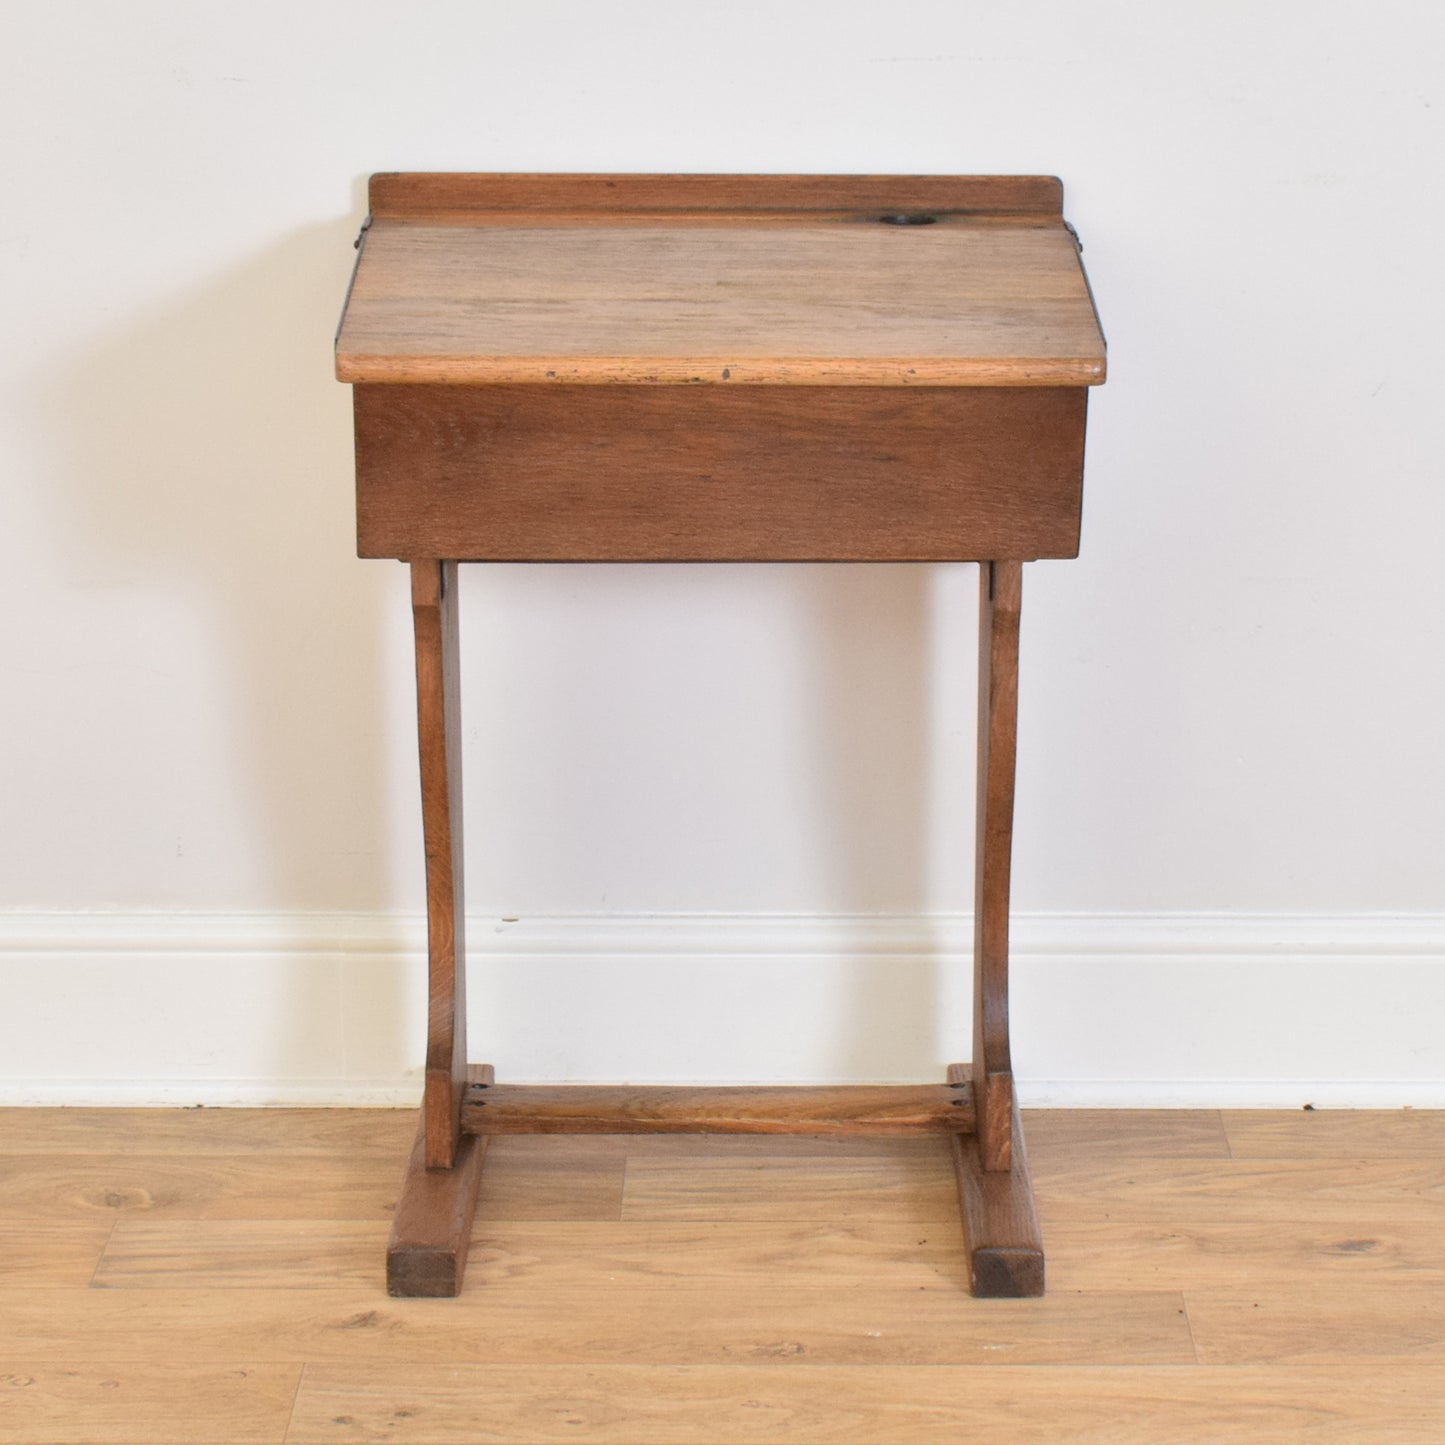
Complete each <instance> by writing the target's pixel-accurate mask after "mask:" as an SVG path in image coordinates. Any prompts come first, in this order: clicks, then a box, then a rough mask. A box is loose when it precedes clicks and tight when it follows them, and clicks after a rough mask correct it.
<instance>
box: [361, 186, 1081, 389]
mask: <svg viewBox="0 0 1445 1445" xmlns="http://www.w3.org/2000/svg"><path fill="white" fill-rule="evenodd" d="M1059 195H1060V192H1059V188H1058V183H1057V182H1056V181H1053V180H1052V179H1051V178H1048V177H983V178H973V177H913V178H908V177H903V178H888V177H804V178H797V177H784V176H767V177H736V176H734V177H727V176H719V177H643V176H632V177H614V178H607V177H558V176H553V177H517V176H506V177H496V176H425V175H411V176H406V175H402V176H378V177H375V178H373V182H372V222H371V224H370V226H369V228H368V230H367V232H366V233H365V238H364V244H363V246H362V251H361V256H360V259H359V261H358V265H357V270H356V275H355V278H354V280H353V285H352V290H351V294H350V297H349V299H348V303H347V308H346V312H345V315H344V317H343V321H342V326H341V330H340V333H339V335H338V337H337V347H336V374H337V376H338V378H339V379H340V380H342V381H348V382H399V383H407V382H412V383H415V382H422V383H428V382H430V383H465V384H471V385H481V384H509V383H533V382H542V383H545V382H558V383H578V382H584V383H624V384H633V385H638V384H695V383H712V384H729V383H731V384H748V383H752V384H768V385H814V386H816V385H824V386H849V385H853V386H1030V387H1032V386H1091V385H1095V384H1097V383H1099V382H1101V381H1103V379H1104V341H1103V337H1102V335H1101V334H1100V331H1099V325H1098V321H1097V318H1096V316H1095V314H1094V308H1093V304H1092V301H1091V299H1090V296H1089V290H1088V285H1087V282H1086V281H1085V279H1084V273H1083V270H1082V268H1081V266H1080V264H1079V257H1078V250H1077V247H1076V245H1075V241H1074V237H1073V234H1072V232H1071V231H1070V230H1069V229H1068V228H1067V227H1066V226H1065V225H1064V222H1063V219H1062V215H1061V213H1060V210H1059ZM883 216H894V217H906V218H908V220H909V221H911V222H912V224H894V223H889V222H885V221H883V220H882V219H881V217H883ZM922 218H927V219H922Z"/></svg>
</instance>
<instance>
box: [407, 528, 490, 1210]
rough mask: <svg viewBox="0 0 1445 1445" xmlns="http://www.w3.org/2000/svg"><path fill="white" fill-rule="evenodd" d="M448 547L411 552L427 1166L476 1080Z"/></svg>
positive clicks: (450, 1145)
mask: <svg viewBox="0 0 1445 1445" xmlns="http://www.w3.org/2000/svg"><path fill="white" fill-rule="evenodd" d="M440 555H441V554H434V555H433V556H432V557H428V558H424V559H420V560H413V561H412V564H411V610H412V620H413V628H414V633H415V638H416V711H417V741H418V750H419V753H420V765H421V816H422V834H423V837H424V840H425V849H426V933H427V1035H426V1092H425V1094H424V1095H423V1098H422V1118H423V1120H424V1124H425V1162H426V1165H427V1167H428V1168H432V1169H449V1168H451V1166H452V1164H453V1163H454V1161H455V1159H456V1153H457V1150H458V1148H459V1147H460V1144H461V1110H462V1096H463V1094H464V1093H465V1092H466V1087H467V936H466V918H467V910H466V901H465V896H464V888H463V872H464V870H463V850H462V837H463V828H462V811H463V810H462V735H461V708H462V693H461V685H462V684H461V666H460V662H459V661H458V654H457V637H458V628H459V620H458V615H457V614H458V607H457V564H456V563H455V562H446V561H437V560H435V558H436V556H440ZM413 556H414V554H413ZM473 1195H475V1191H473Z"/></svg>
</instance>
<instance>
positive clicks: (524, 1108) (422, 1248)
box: [387, 1064, 1044, 1299]
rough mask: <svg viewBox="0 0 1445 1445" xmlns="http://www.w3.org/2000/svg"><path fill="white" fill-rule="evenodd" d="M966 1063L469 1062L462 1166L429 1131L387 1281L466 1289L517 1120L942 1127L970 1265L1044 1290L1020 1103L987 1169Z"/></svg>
mask: <svg viewBox="0 0 1445 1445" xmlns="http://www.w3.org/2000/svg"><path fill="white" fill-rule="evenodd" d="M975 1125H976V1118H975V1113H974V1105H973V1087H972V1084H971V1082H970V1080H969V1069H968V1066H967V1065H966V1064H954V1065H951V1066H950V1067H949V1070H948V1082H947V1083H946V1084H903V1085H848V1086H838V1087H832V1086H821V1087H798V1088H786V1087H766V1088H739V1087H718V1088H712V1087H689V1088H656V1087H653V1088H629V1087H618V1086H590V1085H585V1086H578V1085H535V1086H534V1085H525V1084H510V1085H508V1084H502V1085H498V1084H495V1083H494V1082H493V1074H492V1069H491V1066H490V1065H481V1066H479V1067H473V1068H472V1069H470V1070H469V1079H468V1087H467V1092H466V1097H465V1100H464V1102H463V1105H462V1130H463V1137H462V1140H461V1143H460V1145H459V1147H458V1149H457V1153H456V1163H455V1165H454V1166H453V1167H452V1168H451V1169H428V1168H427V1167H426V1150H425V1140H424V1137H423V1135H422V1134H421V1133H419V1134H418V1136H417V1144H416V1147H415V1148H414V1149H413V1151H412V1155H411V1158H410V1160H409V1161H408V1163H407V1169H406V1174H405V1177H404V1178H403V1180H402V1189H401V1196H400V1198H399V1200H398V1202H397V1209H396V1220H395V1223H394V1225H393V1228H392V1233H391V1242H390V1244H389V1245H388V1247H387V1290H388V1292H389V1293H390V1294H393V1295H399V1296H432V1297H435V1296H450V1295H456V1294H459V1293H460V1292H461V1287H462V1276H463V1274H464V1272H465V1269H466V1259H467V1246H468V1244H469V1243H470V1239H471V1227H472V1217H473V1215H474V1213H475V1211H476V1203H477V1192H478V1188H479V1185H480V1182H481V1171H482V1160H483V1157H484V1155H485V1153H486V1147H487V1141H488V1139H489V1138H490V1137H492V1136H493V1135H504V1134H655V1133H681V1134H812V1135H823V1136H836V1135H842V1134H919V1133H923V1134H935V1135H938V1136H940V1137H943V1138H947V1139H949V1141H950V1142H951V1144H952V1149H953V1162H954V1168H955V1170H956V1172H957V1175H958V1197H959V1204H960V1207H961V1209H962V1213H963V1227H964V1237H965V1242H966V1245H967V1248H968V1252H969V1279H970V1283H971V1287H972V1291H973V1293H974V1294H975V1295H977V1296H979V1297H980V1298H985V1299H1003V1298H1020V1297H1024V1296H1033V1295H1041V1294H1043V1292H1044V1254H1043V1244H1042V1241H1041V1238H1040V1235H1039V1226H1038V1219H1037V1216H1036V1213H1035V1210H1034V1199H1033V1187H1032V1184H1031V1182H1030V1179H1029V1173H1028V1163H1027V1159H1026V1157H1025V1154H1024V1149H1023V1133H1022V1130H1021V1128H1020V1124H1019V1118H1018V1113H1017V1110H1015V1111H1014V1115H1013V1161H1012V1167H1011V1168H1009V1169H1007V1170H985V1169H984V1167H983V1162H982V1159H981V1157H980V1154H979V1150H978V1142H977V1138H976V1136H975V1135H974V1133H973V1130H974V1128H975Z"/></svg>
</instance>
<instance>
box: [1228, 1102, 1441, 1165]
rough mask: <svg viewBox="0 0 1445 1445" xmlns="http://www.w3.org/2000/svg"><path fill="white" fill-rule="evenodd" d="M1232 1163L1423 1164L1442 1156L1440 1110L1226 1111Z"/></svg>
mask: <svg viewBox="0 0 1445 1445" xmlns="http://www.w3.org/2000/svg"><path fill="white" fill-rule="evenodd" d="M1222 1117H1223V1122H1224V1131H1225V1134H1226V1136H1227V1137H1228V1139H1229V1147H1230V1152H1231V1153H1232V1154H1233V1155H1234V1157H1235V1158H1236V1159H1316V1160H1325V1159H1389V1158H1404V1159H1424V1158H1428V1157H1430V1156H1431V1155H1433V1156H1434V1157H1435V1158H1437V1159H1438V1158H1440V1157H1441V1156H1445V1110H1436V1109H1389V1110H1382V1109H1359V1110H1357V1109H1291V1110H1288V1111H1284V1110H1279V1109H1231V1110H1229V1111H1227V1112H1226V1113H1225V1114H1224V1115H1223V1116H1222Z"/></svg>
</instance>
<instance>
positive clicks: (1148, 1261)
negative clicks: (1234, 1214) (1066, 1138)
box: [1047, 1205, 1445, 1290]
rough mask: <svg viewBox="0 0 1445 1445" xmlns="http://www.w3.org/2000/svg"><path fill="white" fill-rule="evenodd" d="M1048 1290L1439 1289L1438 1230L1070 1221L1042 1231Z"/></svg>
mask: <svg viewBox="0 0 1445 1445" xmlns="http://www.w3.org/2000/svg"><path fill="white" fill-rule="evenodd" d="M1047 1247H1048V1271H1049V1283H1050V1287H1051V1288H1053V1289H1079V1290H1095V1289H1183V1290H1191V1289H1196V1288H1210V1289H1216V1288H1222V1289H1257V1288H1260V1289H1262V1288H1269V1289H1273V1290H1281V1289H1283V1290H1295V1289H1308V1288H1310V1287H1311V1286H1312V1285H1314V1284H1316V1283H1318V1282H1320V1281H1330V1282H1332V1283H1335V1284H1338V1285H1340V1286H1341V1287H1345V1288H1348V1287H1351V1286H1352V1285H1353V1284H1389V1283H1391V1282H1398V1283H1402V1284H1406V1283H1423V1284H1433V1285H1434V1286H1435V1287H1436V1288H1439V1289H1442V1290H1445V1231H1442V1230H1441V1229H1440V1227H1439V1225H1438V1224H1437V1223H1436V1222H1434V1221H1421V1220H1405V1221H1401V1222H1392V1223H1389V1224H1388V1225H1386V1227H1384V1228H1381V1229H1377V1230H1375V1231H1374V1232H1372V1233H1369V1234H1359V1233H1356V1232H1355V1230H1354V1227H1353V1225H1352V1224H1340V1225H1338V1226H1336V1227H1333V1228H1331V1227H1328V1226H1325V1225H1319V1224H1296V1223H1291V1222H1290V1221H1287V1220H1286V1221H1279V1222H1277V1223H1275V1224H1272V1225H1261V1224H1259V1223H1257V1222H1255V1221H1251V1220H1231V1219H1225V1220H1212V1221H1210V1222H1208V1223H1204V1224H1191V1223H1178V1224H1167V1225H1156V1224H1149V1223H1145V1222H1142V1221H1137V1220H1135V1221H1129V1220H1124V1221H1114V1220H1103V1221H1099V1220H1074V1219H1071V1218H1069V1217H1068V1216H1067V1212H1066V1210H1065V1207H1064V1206H1062V1205H1061V1206H1060V1207H1059V1209H1058V1210H1056V1211H1054V1212H1053V1217H1052V1218H1051V1219H1050V1221H1049V1224H1048V1238H1047Z"/></svg>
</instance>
